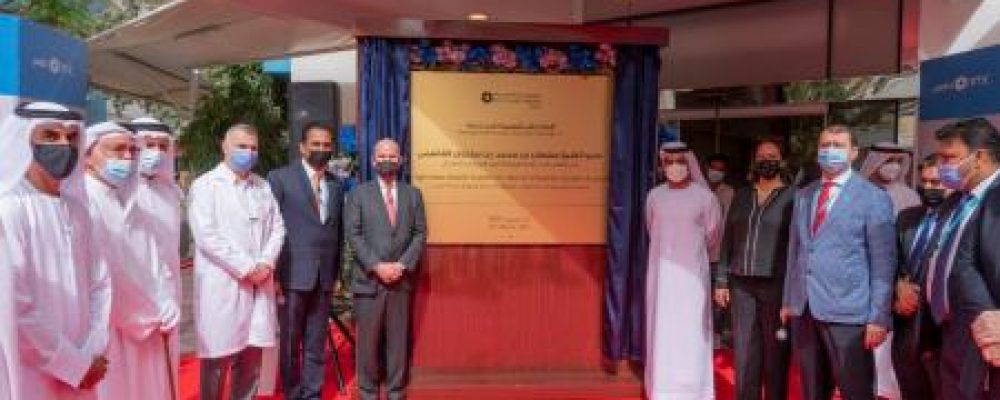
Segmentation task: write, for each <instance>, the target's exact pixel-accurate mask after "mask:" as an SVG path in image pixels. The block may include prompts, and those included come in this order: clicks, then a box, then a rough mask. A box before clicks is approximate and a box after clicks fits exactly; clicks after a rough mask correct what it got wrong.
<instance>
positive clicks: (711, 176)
mask: <svg viewBox="0 0 1000 400" xmlns="http://www.w3.org/2000/svg"><path fill="white" fill-rule="evenodd" d="M705 177H706V178H708V181H709V182H712V183H719V182H722V180H723V179H726V173H725V172H722V171H718V170H714V169H711V168H709V170H708V173H706V174H705Z"/></svg>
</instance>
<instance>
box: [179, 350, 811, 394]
mask: <svg viewBox="0 0 1000 400" xmlns="http://www.w3.org/2000/svg"><path fill="white" fill-rule="evenodd" d="M334 340H335V342H336V343H337V350H338V354H339V355H340V364H341V368H342V371H343V374H344V379H345V382H346V384H347V389H346V390H345V393H343V394H339V393H337V378H336V376H335V375H334V372H333V369H332V368H330V367H328V368H327V379H326V382H327V384H326V387H325V388H324V390H323V399H325V400H341V399H343V400H346V399H350V391H351V387H352V385H353V383H354V365H353V359H352V358H351V354H350V346H349V345H348V344H347V342H346V341H345V340H344V339H343V337H342V336H340V335H339V333H335V334H334ZM179 386H180V387H179V389H180V395H181V396H180V398H181V400H197V399H198V359H197V358H195V357H194V356H193V355H191V356H188V357H185V358H184V359H183V360H181V369H180V382H179ZM790 386H791V387H790V388H789V394H790V396H789V398H790V399H791V400H796V399H798V398H799V396H798V394H799V380H798V374H795V373H793V374H792V377H791V384H790ZM715 387H716V398H718V399H731V398H733V368H732V356H731V353H730V352H728V351H719V352H717V353H716V355H715ZM472 390H474V389H473V388H466V389H463V388H455V389H454V390H449V396H448V397H449V398H467V399H492V398H505V396H509V395H501V393H499V391H500V390H499V389H498V393H495V394H497V395H499V397H497V396H491V394H490V393H482V390H483V388H482V387H478V388H475V390H476V391H475V392H473V391H472ZM462 391H465V392H466V393H462ZM466 394H467V395H466ZM522 394H523V393H522ZM530 397H531V398H542V399H563V400H567V399H581V400H582V399H587V400H638V399H640V397H639V396H635V397H604V398H599V397H593V396H587V395H585V394H583V393H577V394H574V393H573V392H572V391H566V390H557V391H553V390H551V389H549V390H545V391H544V392H543V391H540V392H539V393H537V396H535V395H532V396H530ZM281 398H282V397H281V396H280V395H279V396H274V397H270V398H269V397H261V399H267V400H279V399H281ZM506 398H509V397H506Z"/></svg>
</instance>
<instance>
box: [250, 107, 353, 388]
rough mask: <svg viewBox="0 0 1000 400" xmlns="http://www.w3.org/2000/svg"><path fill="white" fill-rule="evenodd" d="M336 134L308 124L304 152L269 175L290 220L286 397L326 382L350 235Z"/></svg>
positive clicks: (283, 351)
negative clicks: (330, 166)
mask: <svg viewBox="0 0 1000 400" xmlns="http://www.w3.org/2000/svg"><path fill="white" fill-rule="evenodd" d="M333 138H334V136H333V129H332V128H330V127H328V126H325V125H322V124H317V123H310V124H306V126H305V127H304V129H303V130H302V139H301V142H300V143H299V152H300V154H301V156H302V157H301V159H298V160H293V161H292V162H291V163H289V164H288V165H287V166H285V167H284V168H280V169H276V170H274V171H271V173H270V174H268V176H267V180H268V181H269V183H270V185H271V190H272V191H273V192H274V197H275V198H276V199H277V200H278V205H279V206H280V208H281V216H282V218H283V219H284V221H285V224H286V225H285V226H287V227H288V235H287V236H286V237H285V245H284V247H283V248H282V251H281V255H280V257H279V258H278V266H277V267H278V268H277V269H278V271H277V276H278V282H279V283H280V285H281V290H282V291H283V293H284V296H285V303H284V304H283V305H282V306H281V307H280V309H279V311H278V315H279V321H280V324H281V338H280V346H279V353H280V357H279V358H280V361H279V363H280V365H281V378H282V386H283V388H284V393H285V398H286V399H296V400H298V399H317V400H318V399H319V398H320V391H321V389H322V387H323V376H324V373H325V365H324V361H325V359H326V355H325V354H324V349H325V345H326V335H327V330H328V329H329V322H328V321H329V308H330V292H331V291H332V290H333V287H334V284H335V283H336V282H337V280H338V278H339V276H340V251H341V242H342V240H343V236H342V233H341V215H342V209H343V207H342V205H343V202H344V193H343V190H342V189H341V186H340V183H339V182H338V181H337V179H336V178H335V177H334V176H333V174H331V173H329V172H327V169H326V166H327V163H328V162H329V161H330V158H331V157H332V156H333ZM300 347H301V349H302V351H301V353H300V352H299V348H300Z"/></svg>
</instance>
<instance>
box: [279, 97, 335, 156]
mask: <svg viewBox="0 0 1000 400" xmlns="http://www.w3.org/2000/svg"><path fill="white" fill-rule="evenodd" d="M288 114H289V115H288V126H289V135H288V159H289V160H297V159H299V140H300V139H301V137H302V127H303V126H305V125H306V124H307V123H309V122H322V123H326V124H329V125H330V126H332V127H333V132H334V138H333V139H334V143H336V140H337V137H336V134H337V132H338V131H339V130H340V96H339V91H338V88H337V83H336V82H292V83H290V84H289V85H288Z"/></svg>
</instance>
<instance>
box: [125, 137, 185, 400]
mask: <svg viewBox="0 0 1000 400" xmlns="http://www.w3.org/2000/svg"><path fill="white" fill-rule="evenodd" d="M127 126H128V128H129V129H131V130H132V131H133V132H135V138H136V144H137V145H138V147H139V156H138V173H137V174H135V180H136V181H137V183H136V184H135V189H134V194H133V199H132V204H131V207H130V208H129V214H130V215H132V214H134V215H135V216H136V218H137V220H138V222H139V223H137V224H134V225H132V226H131V235H132V236H131V237H132V238H133V239H132V241H133V242H135V243H137V244H138V245H137V246H134V247H135V250H136V254H137V256H138V259H139V264H138V265H137V266H136V267H137V268H148V270H146V273H147V274H149V276H150V278H151V279H153V280H154V282H155V285H154V286H153V287H152V288H151V290H155V291H156V293H158V295H157V300H158V302H159V304H160V309H162V310H165V311H168V312H169V311H170V310H172V309H176V308H177V307H178V305H179V304H181V276H180V275H181V255H180V240H181V239H180V235H181V201H182V197H183V192H182V191H181V189H180V188H179V187H178V186H177V183H176V180H175V179H174V173H175V172H174V171H175V165H174V157H175V154H176V146H175V144H174V139H173V136H172V132H171V130H170V127H168V126H167V125H165V124H163V123H162V122H160V121H159V120H156V119H153V118H138V119H135V120H132V122H130V123H129V124H128V125H127ZM181 315H182V313H181V312H178V313H177V314H176V321H180V319H181ZM165 345H166V346H167V347H164V346H165ZM141 347H142V348H141V350H140V349H139V348H136V350H138V351H139V352H140V353H141V355H140V357H136V358H135V360H139V361H140V362H142V363H143V367H142V368H141V369H136V370H135V372H133V374H134V375H133V376H139V375H137V374H139V373H141V374H142V375H143V378H142V380H141V381H142V385H143V386H144V387H145V388H146V392H145V395H144V396H143V400H156V399H173V398H176V396H174V394H175V393H176V390H177V384H176V383H177V369H178V368H179V365H180V335H179V334H178V329H177V324H176V323H166V324H163V325H161V326H160V327H159V329H158V330H157V331H156V332H154V334H153V335H150V336H149V338H148V339H147V340H145V341H143V342H142V343H141ZM168 360H169V363H168V362H167V361H168ZM170 396H174V397H170Z"/></svg>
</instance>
